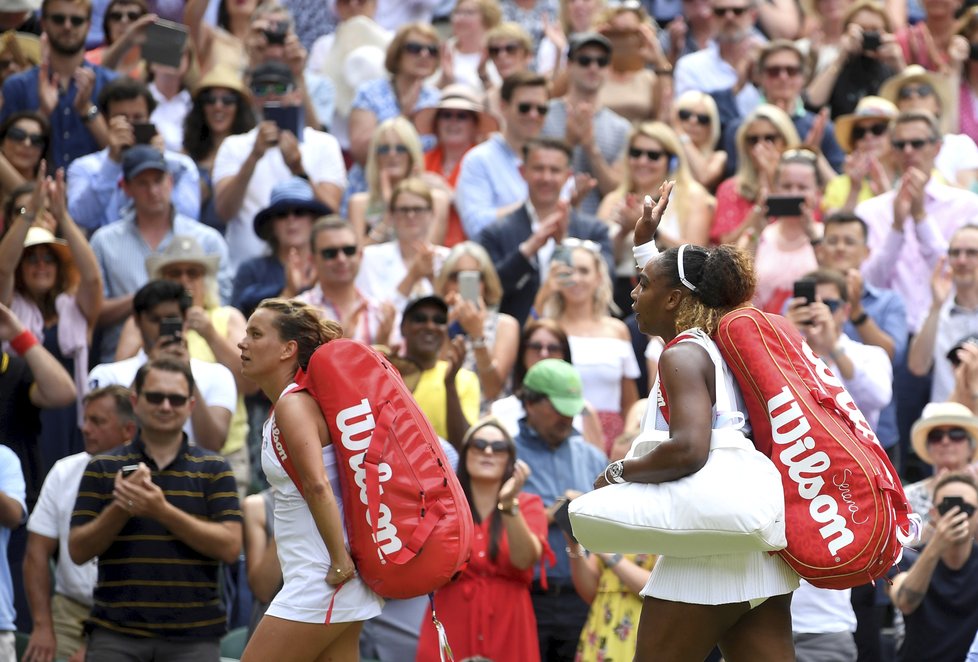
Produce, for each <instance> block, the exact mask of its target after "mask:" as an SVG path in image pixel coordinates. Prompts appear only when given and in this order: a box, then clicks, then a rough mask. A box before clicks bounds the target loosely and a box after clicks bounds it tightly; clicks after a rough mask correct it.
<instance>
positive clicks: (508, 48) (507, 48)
mask: <svg viewBox="0 0 978 662" xmlns="http://www.w3.org/2000/svg"><path fill="white" fill-rule="evenodd" d="M522 50H523V46H522V44H517V43H512V44H503V45H502V46H490V47H489V57H498V56H499V54H500V53H506V55H516V54H517V53H519V52H520V51H522Z"/></svg>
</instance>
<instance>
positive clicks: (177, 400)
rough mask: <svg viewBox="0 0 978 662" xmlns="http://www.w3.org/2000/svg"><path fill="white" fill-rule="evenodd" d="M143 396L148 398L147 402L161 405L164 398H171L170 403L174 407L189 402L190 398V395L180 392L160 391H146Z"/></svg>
mask: <svg viewBox="0 0 978 662" xmlns="http://www.w3.org/2000/svg"><path fill="white" fill-rule="evenodd" d="M143 397H145V398H146V402H148V403H149V404H151V405H161V404H163V401H164V400H169V402H170V405H171V406H173V407H182V406H184V405H185V404H187V401H188V400H190V396H189V395H180V394H179V393H160V392H159V391H146V392H145V393H143Z"/></svg>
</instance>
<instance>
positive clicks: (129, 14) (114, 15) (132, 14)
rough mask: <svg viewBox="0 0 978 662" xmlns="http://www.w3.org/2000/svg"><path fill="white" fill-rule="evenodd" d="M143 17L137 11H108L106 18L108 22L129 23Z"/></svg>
mask: <svg viewBox="0 0 978 662" xmlns="http://www.w3.org/2000/svg"><path fill="white" fill-rule="evenodd" d="M142 15H143V13H142V12H138V11H110V12H109V13H108V17H109V20H110V21H121V20H122V19H126V20H127V21H129V22H130V23H131V22H133V21H135V20H136V19H138V18H140V17H141V16H142Z"/></svg>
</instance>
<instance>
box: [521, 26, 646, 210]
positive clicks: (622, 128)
mask: <svg viewBox="0 0 978 662" xmlns="http://www.w3.org/2000/svg"><path fill="white" fill-rule="evenodd" d="M610 64H611V42H610V41H609V40H608V38H607V37H605V36H604V35H602V34H599V33H597V32H585V33H581V34H577V35H574V36H573V37H571V40H570V46H569V49H568V53H567V73H568V88H567V94H566V95H565V96H563V97H560V98H558V99H552V100H551V101H550V112H548V113H547V121H546V122H544V124H543V130H542V131H541V132H540V134H541V135H543V136H548V137H551V138H561V139H563V140H565V141H566V142H567V144H569V145H570V146H571V148H572V149H573V154H572V156H571V168H572V169H573V171H574V174H575V175H587V177H577V178H575V182H577V183H579V184H585V182H586V181H587V180H590V179H592V178H593V180H594V186H593V187H590V189H589V190H588V188H587V186H586V185H585V186H583V187H582V188H581V189H580V190H578V191H576V195H575V197H576V199H577V200H578V201H579V208H580V210H581V211H582V212H584V213H586V214H594V213H595V212H596V211H597V210H598V205H599V204H601V198H602V197H603V196H604V195H606V194H607V193H610V192H611V191H612V190H614V189H615V188H617V187H618V184H619V183H620V181H621V167H622V157H623V156H624V153H625V148H626V147H627V145H628V134H629V132H630V131H631V129H632V125H631V123H629V121H628V120H626V119H625V118H624V117H622V116H620V115H618V114H617V113H615V112H614V111H613V110H611V109H610V108H605V107H603V106H601V105H600V104H599V103H598V95H599V94H600V92H601V87H602V86H603V85H604V82H605V80H607V76H608V65H610Z"/></svg>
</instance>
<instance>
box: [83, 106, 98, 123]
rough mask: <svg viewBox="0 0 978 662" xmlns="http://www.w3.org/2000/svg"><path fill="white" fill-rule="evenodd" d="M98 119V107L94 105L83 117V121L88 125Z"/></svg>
mask: <svg viewBox="0 0 978 662" xmlns="http://www.w3.org/2000/svg"><path fill="white" fill-rule="evenodd" d="M96 117H98V106H96V105H95V104H94V103H93V104H92V105H91V106H89V107H88V110H86V111H85V114H84V115H82V116H81V121H82V122H84V123H85V124H88V123H89V122H91V121H92V120H94V119H95V118H96Z"/></svg>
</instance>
